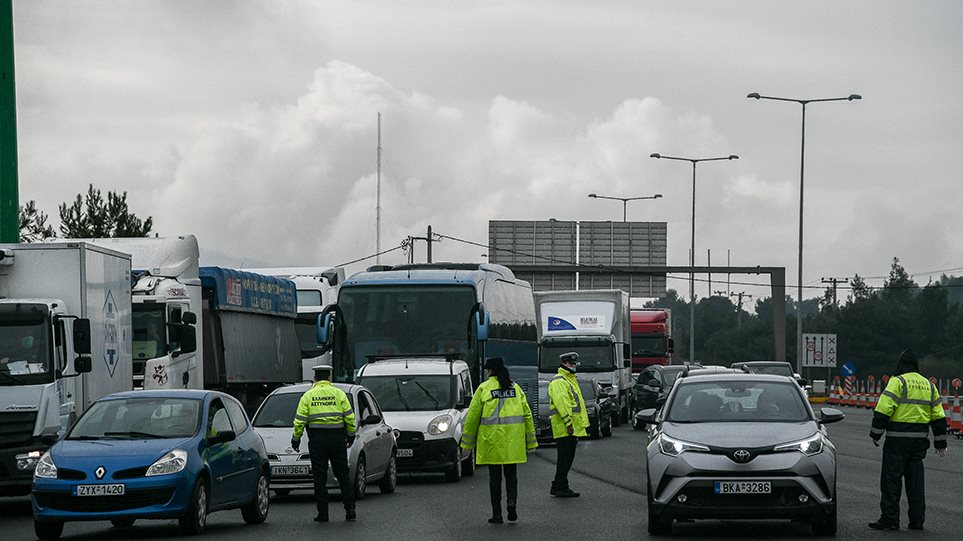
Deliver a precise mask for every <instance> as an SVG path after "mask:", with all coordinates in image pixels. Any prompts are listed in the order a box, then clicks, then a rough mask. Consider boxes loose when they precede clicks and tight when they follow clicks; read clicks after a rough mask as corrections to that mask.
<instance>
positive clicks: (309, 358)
mask: <svg viewBox="0 0 963 541" xmlns="http://www.w3.org/2000/svg"><path fill="white" fill-rule="evenodd" d="M246 270H249V271H250V272H256V273H258V274H263V275H265V276H274V277H275V278H286V279H288V280H291V281H292V282H294V287H295V288H297V292H298V293H297V295H298V319H297V323H296V324H295V330H296V331H297V333H298V342H299V343H300V344H301V375H302V377H303V378H304V381H312V378H313V377H314V372H313V371H312V370H311V367H313V366H315V365H318V364H330V363H331V353H330V352H324V345H323V344H320V343H319V342H318V331H317V322H318V316H319V315H321V312H323V311H324V309H325V307H327V306H328V305H330V304H334V303H336V302H338V289H339V288H340V287H341V283H342V282H344V278H345V272H344V268H342V267H273V268H263V269H246Z"/></svg>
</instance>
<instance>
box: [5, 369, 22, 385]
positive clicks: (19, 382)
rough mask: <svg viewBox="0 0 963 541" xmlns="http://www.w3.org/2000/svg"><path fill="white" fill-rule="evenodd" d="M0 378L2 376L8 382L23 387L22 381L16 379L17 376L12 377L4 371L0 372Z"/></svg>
mask: <svg viewBox="0 0 963 541" xmlns="http://www.w3.org/2000/svg"><path fill="white" fill-rule="evenodd" d="M0 376H3V377H5V378H7V379H9V380H10V381H12V382H14V383H16V384H17V385H24V383H23V380H22V379H20V378H18V377H17V376H14V375H13V374H11V373H10V372H7V371H6V370H0Z"/></svg>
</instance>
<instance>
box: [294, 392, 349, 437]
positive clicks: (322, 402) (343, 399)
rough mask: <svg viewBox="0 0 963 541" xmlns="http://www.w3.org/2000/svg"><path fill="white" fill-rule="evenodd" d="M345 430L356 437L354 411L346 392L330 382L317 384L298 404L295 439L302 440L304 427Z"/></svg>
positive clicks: (295, 417)
mask: <svg viewBox="0 0 963 541" xmlns="http://www.w3.org/2000/svg"><path fill="white" fill-rule="evenodd" d="M305 426H307V427H308V428H344V429H345V430H346V431H347V432H348V435H349V436H352V435H354V431H355V424H354V411H353V410H352V409H351V403H350V402H348V395H346V394H344V391H342V390H341V389H339V388H337V387H335V386H334V385H331V382H330V381H327V380H322V381H318V382H315V384H314V385H312V386H311V388H310V389H308V390H307V392H305V393H304V394H303V395H302V396H301V401H300V402H298V412H297V414H296V415H295V416H294V439H295V440H298V439H301V434H302V433H303V432H304V427H305Z"/></svg>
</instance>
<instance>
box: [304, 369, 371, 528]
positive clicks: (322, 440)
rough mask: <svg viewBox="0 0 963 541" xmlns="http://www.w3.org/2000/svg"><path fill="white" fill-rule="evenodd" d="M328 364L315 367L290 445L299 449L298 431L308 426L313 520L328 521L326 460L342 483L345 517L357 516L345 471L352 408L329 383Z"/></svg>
mask: <svg viewBox="0 0 963 541" xmlns="http://www.w3.org/2000/svg"><path fill="white" fill-rule="evenodd" d="M331 372H332V368H331V366H330V365H325V364H323V365H319V366H315V367H314V385H313V386H311V388H310V389H308V391H307V392H306V393H304V395H302V396H301V401H300V402H299V403H298V413H297V415H295V417H294V436H293V437H292V438H291V447H292V448H293V449H294V452H296V453H297V452H300V451H301V434H302V432H303V431H304V428H305V426H307V428H308V451H309V452H310V453H311V473H312V474H313V475H314V497H315V499H316V500H317V505H318V516H316V517H314V520H315V522H327V521H328V461H330V462H331V469H332V470H333V471H334V476H335V478H337V479H338V484H339V485H340V486H341V500H342V501H343V502H344V511H345V513H344V518H345V520H349V521H351V520H354V519H355V518H356V515H355V509H354V488H353V487H352V485H351V475H350V474H349V473H348V447H351V444H352V443H353V442H354V432H355V424H354V411H353V410H352V409H351V403H350V402H348V396H347V395H346V394H345V393H344V391H342V390H341V389H339V388H337V387H335V386H334V385H331Z"/></svg>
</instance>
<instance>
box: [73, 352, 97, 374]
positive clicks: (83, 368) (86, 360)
mask: <svg viewBox="0 0 963 541" xmlns="http://www.w3.org/2000/svg"><path fill="white" fill-rule="evenodd" d="M93 368H94V366H93V362H91V360H90V357H84V356H83V355H81V356H80V357H77V358H76V359H74V372H76V373H78V374H86V373H87V372H90V371H91V370H93Z"/></svg>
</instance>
